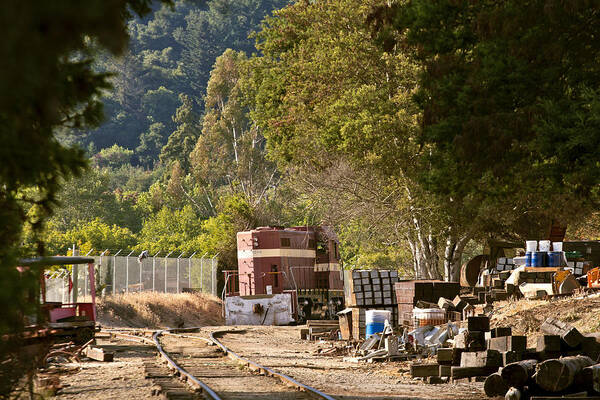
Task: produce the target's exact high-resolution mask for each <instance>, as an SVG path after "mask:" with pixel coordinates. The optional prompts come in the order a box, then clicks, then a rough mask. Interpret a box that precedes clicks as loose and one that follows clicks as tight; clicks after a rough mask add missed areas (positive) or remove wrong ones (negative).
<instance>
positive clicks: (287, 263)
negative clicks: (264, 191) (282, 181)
mask: <svg viewBox="0 0 600 400" xmlns="http://www.w3.org/2000/svg"><path fill="white" fill-rule="evenodd" d="M237 250H238V273H239V275H238V279H239V280H238V282H237V283H238V285H239V294H240V295H241V296H250V295H257V294H271V293H272V294H275V293H282V292H284V291H286V292H287V291H294V292H296V293H297V296H298V301H299V303H300V308H301V309H302V308H303V307H304V308H305V309H306V307H305V305H307V304H310V306H311V307H312V309H313V310H318V309H321V310H323V309H325V310H328V311H329V312H326V313H327V314H330V315H331V313H332V312H333V311H335V310H336V309H338V308H339V307H341V306H342V304H341V302H343V288H344V284H343V280H342V271H341V266H340V255H339V244H338V240H337V238H336V236H335V234H334V233H333V232H332V231H331V229H329V228H328V227H310V226H299V227H292V228H282V227H259V228H256V229H253V230H251V231H246V232H238V234H237ZM325 306H326V307H325ZM313 312H314V311H313ZM321 313H323V311H321ZM305 314H306V312H305ZM322 316H324V315H322ZM308 317H310V316H309V315H306V318H308Z"/></svg>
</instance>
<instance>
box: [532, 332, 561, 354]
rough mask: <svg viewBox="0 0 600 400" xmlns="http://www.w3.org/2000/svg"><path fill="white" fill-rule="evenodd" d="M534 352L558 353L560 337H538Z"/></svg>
mask: <svg viewBox="0 0 600 400" xmlns="http://www.w3.org/2000/svg"><path fill="white" fill-rule="evenodd" d="M536 350H537V351H539V352H542V351H543V352H552V351H560V336H559V335H543V336H540V337H538V340H537V346H536Z"/></svg>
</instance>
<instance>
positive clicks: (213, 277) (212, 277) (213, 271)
mask: <svg viewBox="0 0 600 400" xmlns="http://www.w3.org/2000/svg"><path fill="white" fill-rule="evenodd" d="M219 254H221V253H217V254H215V255H214V257H212V258H211V259H210V267H211V274H210V280H211V281H212V282H211V283H212V285H211V290H212V294H213V296H216V295H217V270H216V268H215V258H217V256H218V255H219Z"/></svg>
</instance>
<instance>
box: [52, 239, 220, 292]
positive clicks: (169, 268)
mask: <svg viewBox="0 0 600 400" xmlns="http://www.w3.org/2000/svg"><path fill="white" fill-rule="evenodd" d="M123 253H124V252H123V251H117V252H115V254H114V255H111V254H109V252H108V251H104V252H102V253H100V254H99V255H96V256H92V255H90V254H89V253H88V256H89V257H92V258H94V260H95V268H94V269H95V286H96V291H97V293H98V294H99V295H115V294H123V293H135V292H143V291H151V292H161V293H182V292H186V291H196V292H203V293H210V294H213V295H215V296H218V293H217V264H218V258H217V256H214V257H207V256H206V255H204V256H202V257H195V254H192V255H191V256H189V257H184V256H185V254H180V255H178V256H176V257H173V254H172V252H171V253H168V254H167V253H164V254H165V256H164V257H161V256H160V253H157V254H155V255H153V256H152V255H146V254H135V255H134V253H133V252H128V254H127V255H123ZM75 291H76V295H75V296H76V297H78V298H81V297H82V296H83V297H88V296H90V295H91V293H90V281H89V274H88V267H87V265H78V266H74V267H73V268H72V273H69V271H68V270H66V269H62V270H58V271H53V272H49V273H47V274H46V299H47V301H57V302H63V303H65V302H69V301H70V299H72V298H73V296H74V293H73V292H75Z"/></svg>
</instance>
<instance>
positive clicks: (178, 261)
mask: <svg viewBox="0 0 600 400" xmlns="http://www.w3.org/2000/svg"><path fill="white" fill-rule="evenodd" d="M184 254H185V251H184V252H183V253H181V254H180V255H179V256H178V257H177V291H176V292H175V293H179V259H180V258H181V256H182V255H184Z"/></svg>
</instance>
